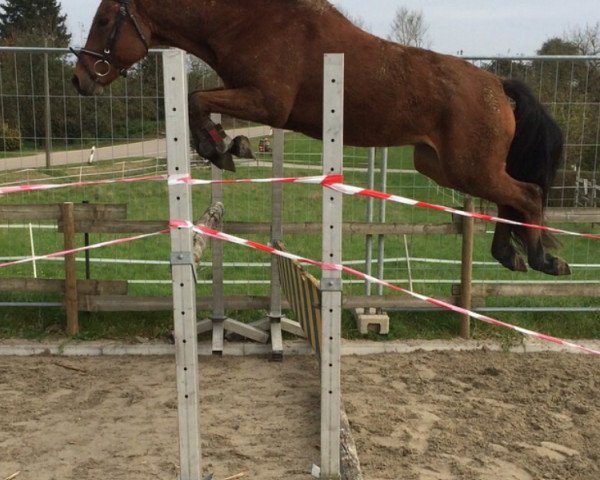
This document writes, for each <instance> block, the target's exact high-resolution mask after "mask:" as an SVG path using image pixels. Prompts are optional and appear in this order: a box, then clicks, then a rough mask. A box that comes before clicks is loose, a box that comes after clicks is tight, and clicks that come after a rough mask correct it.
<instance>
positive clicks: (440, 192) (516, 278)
mask: <svg viewBox="0 0 600 480" xmlns="http://www.w3.org/2000/svg"><path fill="white" fill-rule="evenodd" d="M74 60H75V59H74V57H73V56H72V55H71V54H70V53H69V52H68V51H67V50H62V49H34V48H31V49H29V48H27V49H22V48H21V49H13V48H2V49H0V158H1V160H0V185H3V186H6V185H15V184H24V183H39V182H42V183H68V182H75V181H80V180H86V179H87V180H92V179H119V178H125V177H127V178H129V177H135V176H143V175H148V174H158V173H165V171H166V162H165V156H166V149H165V142H164V133H165V124H164V93H163V81H162V62H161V55H160V51H153V52H151V54H150V55H149V57H148V58H147V59H146V60H144V61H143V62H141V63H140V64H139V65H138V66H136V67H135V68H134V69H132V70H131V72H130V74H129V76H128V77H127V78H126V79H121V80H118V81H116V82H114V83H113V84H111V86H110V87H108V88H107V89H106V91H105V92H104V93H103V95H101V96H98V97H81V96H79V95H78V94H77V93H76V91H75V89H74V88H73V87H72V86H71V80H70V78H71V70H72V68H73V64H74ZM465 60H467V61H470V62H472V63H474V64H475V65H477V66H478V67H480V68H483V69H486V70H489V71H491V72H494V73H496V74H498V75H501V76H510V77H517V78H521V79H523V80H524V81H526V82H527V83H528V84H529V85H530V86H531V87H532V88H533V90H534V92H535V94H536V95H537V96H538V97H539V98H540V99H541V101H542V102H543V103H544V104H545V105H546V107H547V108H548V110H549V111H550V113H551V114H552V115H553V116H554V117H555V118H556V119H557V120H558V122H559V123H560V125H561V127H562V129H563V132H564V135H565V141H566V148H565V153H564V164H563V165H562V167H561V168H560V171H559V174H558V175H557V179H556V184H555V186H554V188H553V189H552V194H551V198H550V204H549V205H550V207H560V208H563V209H565V208H569V209H580V208H598V207H599V205H598V203H599V202H600V200H599V195H598V192H599V189H600V184H599V182H600V178H599V177H600V174H599V173H598V163H599V156H600V60H599V59H598V58H597V57H529V58H525V57H517V58H508V57H490V58H481V57H479V58H467V59H465ZM219 84H220V83H219V79H218V78H217V77H216V75H215V74H214V72H212V71H211V70H210V69H208V68H207V67H206V66H205V65H204V64H203V63H202V62H200V61H199V60H197V59H195V58H192V57H190V59H189V88H190V90H195V89H205V88H214V87H217V86H219ZM365 101H368V99H365ZM223 124H224V127H225V128H226V129H227V130H228V131H230V132H234V135H237V134H243V135H246V136H248V137H249V138H250V140H251V143H252V146H253V150H254V151H255V156H256V159H255V160H251V161H244V162H241V163H239V164H238V171H237V173H236V174H235V175H232V174H229V173H226V174H225V178H228V177H229V176H230V177H231V178H234V177H235V178H241V177H243V178H253V177H254V178H259V177H268V176H271V151H270V145H271V142H272V139H271V134H272V132H271V131H270V129H269V127H265V126H260V125H254V124H251V123H249V122H244V121H239V120H236V119H231V118H224V119H223ZM321 151H322V148H321V144H320V141H318V140H315V139H311V138H308V137H305V136H303V135H300V134H297V133H294V132H286V134H285V175H287V176H297V175H298V176H299V175H315V174H317V173H316V172H319V171H320V169H321ZM369 156H370V150H369V149H365V148H354V147H347V148H346V149H345V158H344V171H345V175H344V178H345V182H346V183H348V184H352V185H356V186H360V187H368V186H369V171H368V170H369V169H368V166H369ZM384 160H385V161H386V162H387V172H386V173H385V175H384V174H383V173H382V163H383V162H384ZM194 176H196V177H198V178H209V177H210V169H208V168H207V165H206V163H205V162H204V161H203V160H202V159H198V158H194ZM373 185H374V187H375V188H376V189H385V190H387V191H388V192H389V193H393V194H399V195H402V196H406V197H411V198H415V199H418V200H422V201H427V202H433V203H439V204H444V205H449V206H459V207H460V206H462V205H463V203H464V199H463V197H462V195H461V194H459V193H457V192H455V191H453V190H448V189H444V188H441V187H439V186H437V185H436V184H434V183H433V182H431V181H430V180H428V179H426V178H425V177H423V176H421V175H419V174H418V173H417V172H416V171H415V170H414V167H413V163H412V148H411V147H394V148H390V149H388V150H387V151H385V153H384V151H382V150H377V151H376V152H375V170H374V174H373ZM284 194H285V200H284V205H285V206H284V222H294V223H302V222H304V223H306V224H308V223H312V222H320V220H321V194H322V193H321V189H320V188H319V187H316V186H306V185H304V186H298V185H290V186H286V188H285V190H284ZM64 201H70V202H75V203H82V202H89V203H92V204H93V203H114V204H121V205H126V206H127V218H128V219H129V220H140V221H152V220H165V221H166V220H167V218H168V202H167V189H166V185H164V184H163V183H156V182H155V183H140V184H139V185H138V184H135V185H134V184H115V185H103V186H91V187H82V188H77V189H68V190H51V191H45V192H27V193H19V194H11V195H4V196H2V197H1V198H0V206H1V205H7V206H10V205H15V204H48V203H61V202H64ZM209 203H210V192H209V189H207V188H204V187H201V188H199V189H198V190H197V191H195V192H194V210H195V212H196V213H197V215H198V216H200V214H201V213H202V211H203V210H204V208H205V207H206V206H208V204H209ZM224 203H225V207H226V222H229V223H231V222H242V223H245V224H257V223H263V224H268V223H269V222H270V215H271V193H270V186H269V185H244V186H225V187H224ZM367 205H368V202H367V201H366V200H362V199H356V198H347V199H345V201H344V220H345V222H349V223H352V222H354V223H360V222H366V221H367V220H368V216H367ZM477 207H478V208H479V209H481V210H488V211H489V210H490V209H491V208H492V206H490V205H487V204H485V203H484V202H478V203H477ZM383 209H384V207H382V205H381V203H380V202H378V201H375V202H373V205H372V214H371V216H372V218H373V221H374V222H376V223H377V222H380V221H381V220H382V219H383V217H384V215H385V221H386V222H388V223H395V224H412V225H417V224H418V225H430V224H439V223H451V222H452V219H451V218H450V217H449V216H448V215H447V214H441V213H439V212H435V211H425V210H415V209H410V208H408V207H401V206H397V205H388V206H387V208H385V211H384V210H383ZM34 217H35V216H34ZM1 222H2V223H1V226H0V242H1V244H2V252H3V253H2V254H1V256H2V257H3V259H5V260H6V259H9V258H10V259H12V258H17V257H22V256H29V255H32V253H36V254H40V253H49V252H53V251H58V250H61V248H62V237H61V235H60V233H59V232H58V227H57V226H56V222H54V223H53V222H50V221H48V220H40V219H36V218H31V219H30V220H27V221H25V220H8V219H3V220H1ZM571 227H573V226H572V225H571ZM576 228H580V229H581V230H585V231H592V230H593V229H597V226H595V225H592V224H584V225H578V226H576ZM423 231H427V228H424V229H423ZM492 231H493V225H487V227H486V233H484V234H479V235H477V236H476V246H475V254H474V255H475V256H474V279H475V280H476V281H479V282H501V281H502V282H506V281H509V282H513V283H519V282H522V283H527V282H540V281H544V282H554V281H555V279H552V278H549V277H545V276H543V275H541V274H537V273H535V272H530V273H527V274H514V273H511V272H508V271H507V270H505V269H503V268H502V267H500V266H499V265H497V264H496V262H495V261H494V260H493V259H492V257H491V255H490V254H489V248H490V244H491V232H492ZM118 236H119V235H118V234H114V233H95V232H89V234H88V235H87V236H85V235H84V234H83V233H80V234H79V235H78V238H77V242H79V244H83V243H84V242H85V241H90V242H92V243H96V242H100V241H104V240H107V239H111V238H115V237H118ZM245 236H248V237H249V238H251V239H253V240H258V241H261V242H266V241H268V237H269V234H268V229H266V230H265V231H264V233H259V234H257V233H251V234H247V235H245ZM86 238H87V239H88V240H86ZM382 240H383V239H380V238H379V237H378V236H377V235H375V236H373V237H372V241H371V242H370V243H368V241H367V239H366V238H365V235H364V234H348V235H346V236H345V238H344V259H345V261H346V262H348V263H350V264H352V265H354V266H357V267H360V268H364V264H365V256H366V249H367V248H368V249H369V250H370V252H371V258H372V259H373V264H372V271H373V272H377V268H378V267H377V264H376V261H377V258H378V256H379V257H381V259H382V260H381V261H382V264H381V265H382V267H381V268H380V271H381V273H382V275H383V276H384V277H385V278H386V279H387V280H390V281H393V282H396V283H400V284H402V285H403V286H409V287H411V288H414V289H415V290H417V291H420V292H422V293H425V294H433V295H445V296H447V295H448V291H449V288H450V285H451V284H454V283H457V282H458V280H459V278H460V254H461V236H460V235H457V234H448V233H427V234H425V233H414V231H407V233H401V234H392V235H386V236H385V239H384V240H385V241H384V242H383V241H382ZM285 243H286V248H287V249H288V250H289V251H292V252H294V253H298V254H299V255H302V256H307V257H311V258H319V257H320V254H321V253H320V235H319V234H313V233H308V230H307V231H306V232H303V233H299V234H298V233H297V234H293V235H287V236H286V237H285ZM381 249H383V250H382V251H380V250H381ZM597 251H598V249H597V247H596V246H595V245H594V243H593V241H592V240H585V239H579V238H565V239H563V247H562V249H561V252H560V255H561V256H563V257H564V258H566V259H568V260H569V261H570V262H571V263H572V264H574V272H573V275H571V276H570V277H569V279H566V280H565V279H561V281H562V282H571V283H573V284H576V282H581V283H591V282H600V277H599V275H598V269H599V268H600V254H598V253H597ZM168 252H169V247H168V238H167V237H164V238H154V239H149V240H144V242H143V244H141V243H140V244H137V243H132V244H128V245H125V246H120V247H111V248H108V249H103V250H97V251H94V252H93V253H92V254H90V255H89V262H87V264H88V265H89V267H88V269H87V270H86V267H85V265H86V258H85V256H84V255H83V254H82V255H81V256H80V257H79V258H78V275H80V276H81V278H85V277H86V276H90V277H91V278H95V279H117V278H118V279H123V280H127V281H128V284H129V291H130V293H131V294H134V295H168V294H169V292H170V276H169V275H170V272H169V263H168V255H169V254H168ZM269 265H270V259H269V258H264V257H260V256H257V254H256V253H255V252H253V251H249V250H240V249H239V248H238V247H235V246H227V247H225V285H226V290H227V291H226V293H227V294H242V295H268V292H269V284H270V268H269ZM199 272H200V284H201V286H200V287H199V288H204V289H205V290H204V291H205V292H206V291H207V290H206V289H207V288H208V286H209V285H210V284H211V278H212V277H211V263H210V254H208V255H207V257H206V258H205V261H204V263H203V264H202V266H201V268H200V270H199ZM34 275H35V276H37V277H38V278H61V277H62V276H63V275H64V273H63V271H62V265H61V264H60V262H59V261H56V260H49V261H43V262H38V263H37V264H29V265H24V266H19V267H11V268H4V269H0V278H2V277H4V278H9V277H18V276H34ZM346 285H347V286H346V287H345V288H346V289H347V291H348V292H349V293H360V294H362V293H363V292H364V291H365V286H364V284H363V282H362V281H359V280H355V279H348V280H347V281H346ZM374 291H375V290H374ZM46 300H47V297H44V296H31V295H29V296H28V295H24V294H22V293H7V292H3V293H0V302H12V301H23V302H30V301H37V302H42V301H46ZM510 301H512V302H513V304H514V305H515V306H522V307H526V306H528V305H532V304H533V305H535V304H536V303H535V302H536V301H535V300H531V299H528V300H522V301H521V300H520V299H519V300H512V299H511V300H509V301H507V302H510ZM573 308H575V306H574V307H573Z"/></svg>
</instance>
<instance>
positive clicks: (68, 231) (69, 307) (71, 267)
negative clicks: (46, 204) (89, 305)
mask: <svg viewBox="0 0 600 480" xmlns="http://www.w3.org/2000/svg"><path fill="white" fill-rule="evenodd" d="M61 209H62V221H63V235H64V246H65V250H72V249H74V248H75V206H74V204H73V203H72V202H68V203H63V204H62V206H61ZM65 310H66V312H67V333H68V334H69V335H77V334H78V333H79V316H78V315H79V314H78V299H77V268H76V265H75V254H74V253H70V254H67V255H65Z"/></svg>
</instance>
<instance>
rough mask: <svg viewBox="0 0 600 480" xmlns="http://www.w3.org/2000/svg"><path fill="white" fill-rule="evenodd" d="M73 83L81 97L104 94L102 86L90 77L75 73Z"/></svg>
mask: <svg viewBox="0 0 600 480" xmlns="http://www.w3.org/2000/svg"><path fill="white" fill-rule="evenodd" d="M71 83H72V84H73V86H74V87H75V89H76V90H77V92H78V93H79V94H80V95H84V96H86V97H88V96H92V95H100V94H101V93H102V90H103V88H102V85H100V84H98V83H97V82H95V81H94V80H92V79H91V78H90V76H89V75H87V74H85V73H83V74H81V73H78V72H77V71H75V72H74V73H73V77H72V78H71Z"/></svg>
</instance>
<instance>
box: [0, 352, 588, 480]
mask: <svg viewBox="0 0 600 480" xmlns="http://www.w3.org/2000/svg"><path fill="white" fill-rule="evenodd" d="M598 362H599V360H598V359H597V358H594V357H591V356H586V355H574V354H558V353H543V354H526V355H525V354H508V353H498V352H495V353H494V352H486V351H479V352H463V353H456V352H444V353H424V352H417V353H412V354H408V355H401V354H388V355H378V356H366V357H345V358H344V361H343V390H344V401H345V404H346V408H347V410H348V414H349V417H350V422H351V424H352V427H353V430H354V435H355V438H356V441H357V446H358V451H359V456H360V458H361V462H362V464H363V469H364V472H365V478H367V479H369V480H380V479H381V480H383V479H400V478H401V479H403V480H404V479H408V480H410V479H422V480H448V479H467V480H469V479H473V480H487V479H489V480H491V479H494V480H496V479H503V480H504V479H509V480H528V479H536V480H537V479H556V480H558V479H560V480H566V479H581V480H593V479H596V478H600V467H599V464H600V446H599V445H600V396H599V395H598V387H599V386H600V385H599V384H600V377H599V376H598V373H597V372H598V371H599V368H598ZM201 389H202V400H201V402H202V409H203V415H202V445H203V457H204V459H205V469H206V471H207V472H214V474H215V480H219V479H223V478H225V477H227V476H231V475H235V474H238V473H240V472H248V474H247V476H246V477H243V478H248V479H250V478H251V479H260V480H275V479H277V480H281V479H286V480H287V479H290V480H300V479H302V480H308V479H310V478H311V477H310V475H309V473H308V472H309V468H310V465H311V464H312V463H318V462H319V450H318V443H319V413H318V409H319V380H318V369H317V364H316V360H315V358H313V357H287V358H286V359H285V361H284V362H283V363H282V364H279V363H271V362H268V361H267V360H266V359H264V358H256V357H245V358H239V357H226V358H222V359H220V358H212V357H209V358H202V359H201ZM175 399H176V396H175V372H174V359H173V357H94V358H78V357H69V358H62V357H26V358H17V357H0V412H1V415H0V480H4V479H5V478H7V477H9V476H11V475H12V474H14V473H16V472H21V473H20V475H19V476H18V477H16V479H17V480H51V479H60V480H75V479H77V480H100V479H106V478H110V479H112V480H118V479H123V480H142V479H143V480H148V479H152V478H157V479H165V480H166V479H170V480H172V479H175V477H176V474H177V464H178V447H177V417H176V400H175Z"/></svg>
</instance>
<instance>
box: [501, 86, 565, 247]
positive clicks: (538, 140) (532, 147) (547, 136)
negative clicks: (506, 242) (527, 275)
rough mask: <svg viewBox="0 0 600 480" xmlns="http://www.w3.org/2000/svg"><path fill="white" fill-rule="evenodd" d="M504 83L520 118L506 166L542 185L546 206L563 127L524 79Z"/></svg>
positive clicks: (552, 241)
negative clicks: (561, 127)
mask: <svg viewBox="0 0 600 480" xmlns="http://www.w3.org/2000/svg"><path fill="white" fill-rule="evenodd" d="M502 83H503V86H504V92H505V93H506V95H508V96H509V97H510V98H512V99H513V100H514V101H515V119H516V122H517V125H516V130H515V136H514V138H513V141H512V144H511V146H510V150H509V152H508V159H507V165H506V170H507V172H508V174H509V175H510V176H511V177H513V178H514V179H516V180H520V181H523V182H530V183H534V184H537V185H539V186H540V187H541V188H542V192H543V205H544V206H545V205H546V201H547V200H548V195H549V193H550V187H551V186H552V183H553V182H554V176H555V175H556V171H557V170H558V167H559V165H560V162H561V159H562V152H563V143H564V140H563V134H562V131H561V129H560V127H559V126H558V124H557V123H556V122H555V121H554V119H552V117H551V116H550V114H549V113H548V112H547V111H546V109H545V108H544V106H543V105H542V104H541V103H540V102H539V100H538V99H537V98H536V97H535V95H534V94H533V92H532V91H531V90H530V89H529V87H528V86H527V85H526V84H525V83H523V82H521V81H519V80H503V82H502ZM515 230H518V229H515ZM515 233H516V231H515ZM542 237H543V242H544V244H546V246H549V247H551V246H557V245H558V242H557V241H556V240H555V239H554V238H553V237H552V236H551V235H548V234H546V232H544V233H543V235H542Z"/></svg>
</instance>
